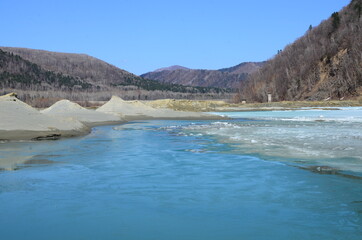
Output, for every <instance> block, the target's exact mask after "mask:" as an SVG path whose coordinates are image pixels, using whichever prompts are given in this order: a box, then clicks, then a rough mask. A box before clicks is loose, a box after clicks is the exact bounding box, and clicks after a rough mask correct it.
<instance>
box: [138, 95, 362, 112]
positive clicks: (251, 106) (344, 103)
mask: <svg viewBox="0 0 362 240" xmlns="http://www.w3.org/2000/svg"><path fill="white" fill-rule="evenodd" d="M144 103H145V104H146V105H148V106H151V107H154V108H170V109H173V110H177V111H196V112H230V111H270V110H274V109H275V110H289V109H294V110H295V109H298V108H303V107H316V108H330V107H335V108H338V107H358V106H362V98H357V99H354V100H341V101H337V100H328V101H283V102H270V103H230V102H227V101H219V100H182V99H181V100H175V99H160V100H154V101H144Z"/></svg>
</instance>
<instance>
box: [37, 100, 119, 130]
mask: <svg viewBox="0 0 362 240" xmlns="http://www.w3.org/2000/svg"><path fill="white" fill-rule="evenodd" d="M41 112H42V113H44V114H46V115H50V116H57V117H68V118H73V119H76V120H78V121H80V122H82V123H84V124H86V125H87V126H97V125H104V124H111V123H122V122H125V120H124V119H123V118H122V117H121V116H116V115H114V114H107V113H104V112H99V111H94V110H89V109H86V108H83V107H82V106H80V105H79V104H77V103H74V102H71V101H69V100H60V101H58V102H56V103H54V104H53V105H52V106H50V107H49V108H47V109H44V110H42V111H41Z"/></svg>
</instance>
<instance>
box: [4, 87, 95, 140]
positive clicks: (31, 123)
mask: <svg viewBox="0 0 362 240" xmlns="http://www.w3.org/2000/svg"><path fill="white" fill-rule="evenodd" d="M0 116H1V118H0V139H1V140H18V139H46V138H50V139H54V138H59V137H61V136H74V135H80V134H85V133H87V132H89V128H88V127H86V126H84V125H83V124H82V123H81V122H79V121H76V120H73V119H65V118H60V119H59V118H55V117H52V116H47V115H45V114H42V113H40V112H39V111H38V110H36V109H34V108H32V107H31V106H29V105H27V104H26V103H24V102H22V101H20V100H19V99H17V98H16V97H15V96H12V95H9V94H8V95H5V96H2V97H0Z"/></svg>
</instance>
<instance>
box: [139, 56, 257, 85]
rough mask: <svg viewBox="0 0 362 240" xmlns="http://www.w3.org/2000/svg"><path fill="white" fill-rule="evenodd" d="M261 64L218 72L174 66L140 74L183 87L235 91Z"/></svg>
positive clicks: (249, 64) (253, 63)
mask: <svg viewBox="0 0 362 240" xmlns="http://www.w3.org/2000/svg"><path fill="white" fill-rule="evenodd" d="M263 64H264V62H245V63H241V64H238V65H236V66H233V67H230V68H223V69H219V70H206V69H189V68H186V67H182V66H178V65H175V66H171V67H167V68H160V69H157V70H155V71H153V72H148V73H145V74H142V75H141V77H143V78H147V79H152V80H156V81H160V82H162V83H172V84H181V85H185V86H200V87H218V88H230V89H236V88H238V87H239V85H240V83H241V82H242V81H244V80H245V79H246V78H247V76H248V75H249V74H250V73H253V72H255V71H257V70H258V69H259V68H260V67H261V66H263Z"/></svg>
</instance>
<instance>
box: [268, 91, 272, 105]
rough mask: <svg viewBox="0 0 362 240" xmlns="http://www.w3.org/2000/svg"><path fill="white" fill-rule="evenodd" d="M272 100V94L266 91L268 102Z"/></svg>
mask: <svg viewBox="0 0 362 240" xmlns="http://www.w3.org/2000/svg"><path fill="white" fill-rule="evenodd" d="M270 102H272V95H271V93H268V103H270Z"/></svg>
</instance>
